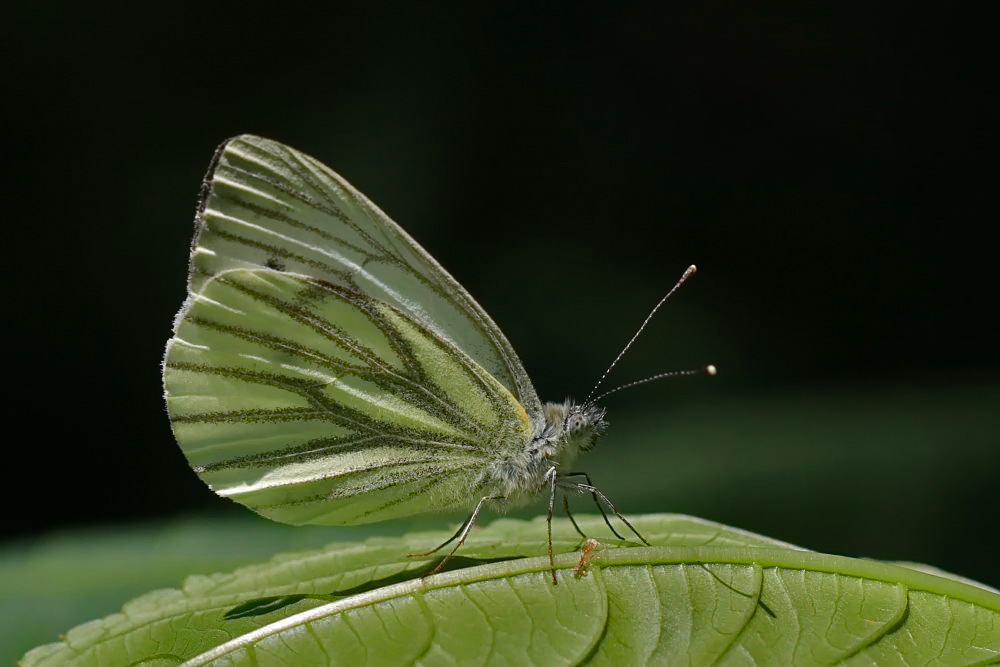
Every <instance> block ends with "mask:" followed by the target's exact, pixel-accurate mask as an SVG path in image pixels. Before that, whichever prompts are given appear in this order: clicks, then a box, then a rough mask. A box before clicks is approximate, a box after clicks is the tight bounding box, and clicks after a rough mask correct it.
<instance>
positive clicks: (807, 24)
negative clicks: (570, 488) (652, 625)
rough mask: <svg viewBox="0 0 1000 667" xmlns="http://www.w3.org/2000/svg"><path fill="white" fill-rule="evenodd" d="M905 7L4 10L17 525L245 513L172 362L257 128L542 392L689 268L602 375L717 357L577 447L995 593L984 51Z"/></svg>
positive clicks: (839, 545) (959, 25) (576, 372)
mask: <svg viewBox="0 0 1000 667" xmlns="http://www.w3.org/2000/svg"><path fill="white" fill-rule="evenodd" d="M352 4H353V3H352ZM357 4H361V3H357ZM365 4H368V3H365ZM653 7H656V8H655V9H654V8H653ZM924 11H925V13H921V10H918V9H916V8H914V7H907V8H905V9H901V10H899V11H896V10H893V9H890V8H889V7H888V6H887V5H880V6H871V5H869V4H867V3H866V4H859V5H857V6H852V5H850V4H845V3H829V4H828V6H820V5H815V4H808V3H800V2H795V3H787V4H785V5H782V4H780V3H777V4H771V5H769V7H768V9H766V10H762V9H760V8H757V7H752V6H750V5H747V4H745V3H732V4H721V3H691V4H681V5H672V6H671V7H670V8H663V7H661V6H660V4H659V3H657V4H656V5H652V4H651V5H644V4H621V3H616V4H606V5H603V6H601V7H600V8H599V9H597V8H584V7H583V5H575V6H571V7H564V8H562V9H559V10H555V9H551V10H545V9H541V8H535V9H530V10H526V9H522V10H515V9H508V8H505V7H504V6H501V3H497V4H492V3H469V4H466V3H455V4H454V5H451V6H449V5H447V4H436V5H432V6H428V5H426V4H424V3H419V4H418V3H410V4H408V5H400V6H398V7H394V8H391V9H390V8H376V7H374V6H366V7H357V6H337V5H334V4H331V5H330V6H329V11H328V12H327V13H325V14H305V13H301V12H300V11H298V10H296V9H294V8H293V7H292V6H291V5H289V6H288V7H283V6H281V5H280V4H279V5H275V4H273V3H272V4H267V5H265V4H259V5H258V4H256V3H253V2H248V3H241V4H239V5H233V6H223V5H222V4H216V3H203V4H199V5H197V6H196V5H190V6H185V5H184V4H183V3H176V4H173V5H171V6H169V7H165V8H161V9H160V10H158V11H156V12H155V13H146V12H143V13H128V12H125V11H120V10H117V9H114V10H113V9H110V8H103V9H102V8H101V7H96V8H95V7H93V6H90V5H88V6H83V5H82V4H81V3H65V2H41V3H22V5H21V6H20V8H19V9H18V10H17V14H16V19H17V21H16V22H15V23H14V26H15V28H14V29H13V30H10V32H11V33H12V34H10V35H9V40H10V43H12V44H13V46H14V47H15V52H16V53H17V55H16V57H15V60H14V67H13V68H12V70H10V71H12V72H13V74H12V75H10V74H9V75H8V86H9V93H10V97H9V98H8V101H7V107H8V108H9V109H10V110H12V111H13V112H14V113H15V121H14V122H13V123H12V124H11V125H9V126H8V128H7V132H6V133H5V136H4V139H3V142H4V144H5V150H4V161H5V163H6V164H5V166H6V169H7V174H6V178H5V184H6V185H8V186H10V189H11V191H12V200H9V201H11V204H10V205H9V207H8V208H7V230H8V231H7V235H6V239H7V240H6V245H7V248H6V253H5V255H6V260H5V262H4V265H5V268H6V269H7V278H6V281H5V284H6V286H7V291H6V308H7V313H8V314H7V318H6V321H5V329H6V330H7V334H8V335H7V336H5V338H6V339H7V343H6V352H7V355H8V358H10V359H13V360H14V362H15V366H13V367H12V368H13V369H14V370H13V376H12V380H13V381H12V382H10V383H9V384H8V387H9V391H11V392H12V393H13V394H14V395H15V396H16V397H17V402H16V403H15V405H14V408H13V414H10V415H9V417H8V420H9V421H8V424H9V425H10V427H11V428H10V430H9V432H8V434H7V436H6V439H5V442H6V445H5V450H6V452H7V454H6V456H5V464H6V466H5V470H6V475H5V477H7V478H8V482H6V483H5V487H6V489H5V494H6V493H8V492H9V493H10V494H11V496H10V499H9V500H8V501H7V503H6V505H7V512H6V513H5V519H4V525H5V528H6V529H7V530H8V532H9V534H10V536H13V537H17V538H18V539H19V540H22V541H23V540H32V539H35V538H36V537H39V536H43V535H45V534H47V533H49V532H50V531H54V530H60V529H65V528H69V527H74V526H82V525H95V524H96V525H106V524H112V523H116V522H121V521H146V520H154V519H155V520H159V519H163V518H168V517H174V516H178V515H183V514H186V513H190V512H193V511H196V510H198V511H207V512H215V513H220V512H222V513H225V512H231V513H232V516H234V517H244V518H245V515H246V514H248V513H246V512H245V511H240V510H238V509H236V508H231V507H230V505H229V503H227V502H225V501H222V500H219V499H217V498H215V497H214V496H213V495H212V494H211V493H210V492H209V491H208V490H207V489H205V488H204V487H203V486H202V484H201V483H200V482H199V481H198V479H197V478H196V476H195V475H194V474H193V473H192V472H191V471H190V470H189V469H188V467H187V465H186V463H185V462H184V460H183V457H182V455H181V454H180V451H179V450H178V448H177V447H176V445H175V444H174V443H173V440H172V437H171V435H170V431H169V425H168V422H167V419H166V416H165V412H164V408H163V404H162V398H161V389H160V369H159V364H160V359H161V355H162V350H163V345H164V343H165V341H166V339H167V338H168V337H169V335H170V327H171V320H172V318H173V315H174V313H175V312H176V310H177V308H178V307H179V306H180V304H181V301H182V299H183V296H184V281H185V273H186V262H187V251H188V242H189V238H190V235H191V229H192V227H191V225H192V219H193V212H194V206H195V198H196V194H197V191H198V187H199V183H200V179H201V177H202V175H203V172H204V169H205V168H206V166H207V164H208V160H209V158H210V156H211V154H212V151H213V149H214V148H215V146H216V145H217V144H218V143H219V142H220V141H222V140H223V139H225V138H227V137H229V136H232V135H235V134H238V133H242V132H252V133H256V134H260V135H263V136H267V137H271V138H274V139H278V140H281V141H284V142H286V143H288V144H290V145H292V146H294V147H297V148H299V149H300V150H303V151H305V152H308V153H310V154H312V155H314V156H316V157H318V158H319V159H321V160H322V161H324V162H326V163H327V164H329V165H331V166H332V167H333V168H334V169H336V170H338V171H339V172H340V173H342V174H343V175H344V176H345V177H346V178H348V179H349V180H350V181H351V182H352V183H354V184H355V185H356V186H357V187H358V188H360V189H361V190H362V191H363V192H365V193H366V194H367V195H368V196H369V197H371V198H372V199H373V200H374V201H375V202H376V203H378V204H379V205H380V206H381V207H382V208H383V209H384V210H385V211H386V212H388V213H389V214H390V215H391V216H392V217H394V218H395V219H396V220H397V221H399V222H400V223H401V224H402V225H403V226H404V227H405V228H406V229H407V230H408V231H410V232H411V233H412V234H413V236H415V237H416V238H417V239H418V240H419V241H420V242H421V243H422V244H424V245H425V247H426V248H427V249H428V250H429V251H430V252H431V253H432V254H433V255H434V256H436V257H437V258H438V259H439V260H440V261H441V262H442V263H443V264H444V265H445V266H446V267H447V268H448V269H449V270H450V271H451V272H452V273H453V274H454V275H455V276H456V277H457V278H458V279H459V280H460V281H461V282H462V283H463V284H464V285H466V287H467V288H468V289H469V290H470V291H471V292H472V294H473V295H474V296H476V298H477V299H479V300H480V302H481V303H482V304H483V305H484V307H485V308H486V309H487V310H488V311H489V312H490V313H491V314H492V315H493V316H494V318H495V319H496V321H497V322H498V323H499V324H500V325H501V326H502V327H503V329H504V331H505V332H506V333H507V335H508V337H509V338H510V339H511V341H512V342H513V344H514V346H515V348H516V349H517V350H518V351H519V353H520V354H521V356H522V359H523V361H524V362H525V365H526V367H527V368H528V370H529V371H530V372H531V374H532V377H533V378H534V379H535V381H536V384H537V386H538V388H539V393H540V394H541V395H542V396H543V398H547V399H550V400H560V399H562V398H563V397H564V396H565V395H567V394H571V395H576V396H577V397H580V396H582V395H585V394H586V393H587V391H588V390H589V388H590V386H591V385H592V384H593V382H594V380H595V379H596V377H597V376H598V375H599V374H600V372H601V371H602V370H603V368H604V367H605V366H606V365H607V363H608V362H609V361H610V359H611V358H613V357H614V355H615V354H616V353H617V351H618V350H619V349H620V347H621V345H622V344H623V343H624V342H625V341H626V340H627V339H628V337H629V336H630V335H631V333H632V331H633V330H634V329H635V327H636V326H637V325H638V324H639V322H641V320H642V318H643V317H644V316H645V314H646V312H647V310H648V309H649V308H650V307H651V306H652V305H653V304H654V303H655V302H656V300H657V299H658V298H659V297H660V296H661V295H662V294H663V293H664V292H665V291H666V290H667V289H668V288H669V287H670V286H671V285H672V284H673V282H674V280H675V279H676V278H677V277H678V276H679V275H680V273H681V272H682V271H683V269H684V268H685V267H686V266H687V265H688V264H690V263H697V264H698V265H699V268H700V272H699V274H698V275H697V276H696V277H695V278H694V279H693V280H692V281H691V282H690V283H689V284H688V285H687V286H686V287H685V288H684V289H683V290H682V291H681V292H680V293H679V294H678V296H677V297H676V298H675V299H674V300H673V301H672V302H671V303H669V304H668V305H667V306H666V308H665V309H664V310H663V311H662V312H661V314H660V315H659V316H658V317H657V319H656V320H655V321H654V323H653V324H652V325H651V326H650V328H649V330H648V331H647V332H646V334H645V335H644V337H643V338H642V339H641V340H640V343H639V344H638V345H637V347H636V349H635V350H634V352H633V353H630V355H629V357H627V358H626V361H625V362H624V363H623V364H622V366H621V367H620V368H619V370H618V371H616V374H615V376H614V378H613V379H614V380H616V381H618V382H625V381H628V380H632V379H635V378H637V377H642V376H643V375H648V374H651V373H654V372H658V371H661V370H669V369H677V368H688V367H692V366H698V365H701V364H704V363H706V362H713V363H715V364H716V365H717V366H718V367H719V369H720V375H719V377H717V378H715V379H712V380H709V379H707V378H694V379H677V380H668V381H664V382H662V383H659V384H655V385H651V386H648V387H645V388H641V389H634V390H631V391H630V392H627V393H623V394H620V395H616V396H615V397H614V398H612V399H609V401H608V407H609V409H610V410H611V419H612V423H613V430H612V431H611V432H610V433H609V435H608V436H607V437H606V439H605V440H604V441H603V442H602V444H601V446H600V447H599V448H598V450H596V451H595V452H594V453H593V455H592V458H588V459H584V460H582V461H581V466H583V467H586V468H587V469H589V470H590V471H591V472H592V473H594V474H595V476H597V478H598V482H602V487H603V488H604V489H605V490H606V491H608V493H609V494H610V495H612V497H615V498H618V499H620V504H621V505H622V506H623V507H625V508H626V510H628V511H631V512H641V511H676V512H684V513H690V514H695V515H698V516H704V517H706V518H709V519H713V520H718V521H722V522H725V523H730V524H733V525H737V526H740V527H743V528H747V529H751V530H754V531H757V532H761V533H763V534H766V535H770V536H773V537H776V538H779V539H785V540H789V541H792V542H796V543H799V544H802V545H803V546H806V547H810V548H815V549H818V550H823V551H829V552H834V553H843V554H847V555H865V556H873V557H879V558H891V559H910V560H917V561H925V562H932V563H934V564H936V565H939V566H941V567H945V568H946V569H949V570H953V571H956V572H958V573H960V574H964V575H968V576H972V577H976V578H980V579H982V580H984V581H987V582H988V583H992V584H994V585H996V584H998V583H1000V581H998V579H997V575H996V570H995V554H996V553H997V549H998V547H1000V540H998V537H997V531H996V525H997V522H996V515H997V513H998V512H1000V500H998V495H1000V490H998V489H1000V485H998V483H997V473H998V471H1000V424H998V421H1000V417H998V416H997V410H996V407H997V405H1000V401H998V400H997V399H998V398H1000V392H998V386H1000V383H998V378H1000V354H998V351H997V344H996V343H997V333H996V331H997V330H996V326H995V324H994V322H993V318H994V314H995V313H994V311H995V309H996V291H997V277H996V256H997V235H996V232H995V228H996V212H995V208H996V206H995V191H996V185H995V182H996V181H995V178H988V177H987V167H988V166H990V163H991V162H993V161H994V154H995V152H994V146H993V143H992V134H993V126H994V122H995V113H994V111H993V109H992V107H990V106H988V105H987V102H986V98H987V93H988V92H989V88H990V87H991V86H989V85H988V83H987V82H988V81H990V80H992V78H993V74H994V72H992V71H991V68H988V67H987V64H986V59H985V53H986V44H987V41H986V40H987V35H986V32H985V28H984V29H983V30H980V29H979V27H978V25H979V24H981V23H984V19H982V17H977V16H975V15H972V14H964V13H962V10H961V9H956V8H949V7H947V6H943V5H938V6H936V7H934V10H933V12H932V11H930V10H924ZM991 211H993V213H990V212H991ZM989 220H994V222H993V223H990V222H989ZM531 511H532V512H537V511H541V507H540V506H539V507H536V508H531ZM262 521H263V520H262ZM330 530H331V539H333V536H335V535H336V530H337V529H335V528H333V529H330Z"/></svg>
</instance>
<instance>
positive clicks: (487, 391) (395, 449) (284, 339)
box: [164, 268, 532, 524]
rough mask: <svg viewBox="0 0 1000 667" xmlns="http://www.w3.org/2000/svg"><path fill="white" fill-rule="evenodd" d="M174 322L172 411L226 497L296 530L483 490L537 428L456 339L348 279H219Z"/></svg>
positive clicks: (202, 288)
mask: <svg viewBox="0 0 1000 667" xmlns="http://www.w3.org/2000/svg"><path fill="white" fill-rule="evenodd" d="M198 287H199V292H198V293H196V294H193V295H192V296H191V297H190V298H189V299H188V301H187V303H186V304H185V307H184V309H183V310H182V311H181V313H180V315H179V316H178V319H177V322H176V331H175V336H174V338H173V339H171V341H170V343H169V345H168V348H167V356H166V360H165V367H164V382H165V386H166V392H167V404H168V410H169V412H170V416H171V421H172V424H173V427H174V432H175V435H176V437H177V440H178V442H179V443H180V445H181V448H182V449H183V451H184V453H185V455H186V456H187V457H188V459H189V461H190V462H191V465H192V467H194V468H195V470H196V471H197V472H198V473H199V475H200V476H201V477H202V478H203V479H204V480H205V481H206V482H207V483H208V484H209V485H210V486H211V487H212V488H213V489H214V490H215V491H216V492H217V493H219V494H220V495H224V496H228V497H230V498H232V499H234V500H237V501H239V502H241V503H243V504H245V505H247V506H249V507H251V508H253V509H255V510H256V511H258V512H260V513H261V514H264V515H265V516H268V517H270V518H273V519H276V520H279V521H284V522H287V523H327V524H329V523H362V522H369V521H380V520H383V519H388V518H393V517H396V516H405V515H409V514H414V513H417V512H423V511H428V510H433V509H444V508H458V507H467V506H468V505H469V504H470V503H471V502H474V501H475V499H476V497H477V496H476V494H477V493H478V489H477V487H478V485H479V484H480V483H481V482H482V479H481V477H480V473H481V471H482V469H483V466H484V463H485V462H486V461H488V460H490V459H491V458H496V457H497V456H498V453H503V452H505V451H509V450H510V449H511V448H512V447H523V445H524V443H525V442H527V441H528V440H529V439H530V437H531V426H532V425H531V420H530V419H529V417H528V415H527V414H526V413H525V411H524V409H523V407H522V406H521V404H520V403H519V402H518V401H517V400H516V399H515V398H514V396H512V395H511V393H510V392H509V391H508V390H507V389H506V388H505V387H504V386H503V385H502V384H501V383H500V382H498V381H497V380H496V379H495V378H494V377H493V376H492V375H491V374H490V373H489V372H487V371H486V369H484V368H483V367H482V366H480V365H479V364H478V363H477V362H476V361H475V360H473V359H472V358H471V357H469V356H468V355H466V354H465V353H464V352H463V351H461V350H460V349H458V348H457V347H456V346H455V345H453V344H452V343H451V341H449V340H447V339H445V338H442V337H440V336H439V335H437V334H436V332H434V331H431V330H429V329H427V328H426V327H424V326H423V325H422V323H421V322H419V321H417V320H415V319H413V318H411V317H410V316H409V315H408V314H407V313H404V312H401V311H400V310H398V309H396V308H395V307H393V306H391V305H389V304H387V303H385V302H382V301H379V300H377V299H375V298H372V297H371V296H369V295H367V294H364V293H362V292H359V291H356V290H354V289H351V288H349V287H344V286H340V285H336V284H333V283H329V282H323V281H320V280H317V279H315V278H312V277H309V276H306V275H300V274H294V273H288V272H281V271H276V270H273V269H266V268H265V269H233V270H226V271H222V272H217V273H215V274H214V275H213V277H211V278H210V279H208V280H207V281H204V282H199V284H198Z"/></svg>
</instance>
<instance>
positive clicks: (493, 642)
mask: <svg viewBox="0 0 1000 667" xmlns="http://www.w3.org/2000/svg"><path fill="white" fill-rule="evenodd" d="M578 522H579V524H580V526H581V528H582V529H583V530H584V532H586V533H588V534H593V535H600V536H601V537H600V542H601V545H602V546H603V547H604V548H603V549H602V550H601V551H600V556H599V557H598V558H591V559H590V560H589V561H588V562H587V565H586V567H587V576H582V577H574V576H572V570H573V569H574V568H576V567H577V566H578V565H579V562H580V551H579V547H580V546H581V542H582V540H581V539H580V537H579V535H578V534H577V533H576V531H575V530H574V529H573V527H572V525H571V524H570V523H569V522H568V521H566V520H558V521H555V522H554V526H553V528H554V530H553V541H554V544H555V545H556V548H557V551H558V552H559V555H558V556H557V557H556V566H557V568H558V569H559V570H560V571H561V572H562V573H564V575H568V576H561V577H560V585H559V586H552V585H551V584H550V583H549V581H548V567H549V562H548V558H547V556H546V555H545V551H546V548H545V545H544V542H543V541H542V540H540V539H539V536H540V535H541V534H542V533H543V532H544V530H545V522H544V520H543V519H542V518H539V519H536V520H534V521H530V522H524V521H516V520H510V519H505V520H499V521H496V522H494V523H493V524H491V525H489V526H487V527H485V528H482V529H479V530H476V531H473V532H472V534H471V535H470V537H469V538H468V541H467V544H466V548H465V549H464V550H463V553H464V555H465V557H467V558H470V559H481V560H482V561H491V562H486V563H484V564H480V565H475V566H471V567H463V568H459V569H454V570H451V571H448V572H444V573H442V574H438V575H434V576H431V577H426V578H421V577H420V573H421V572H422V571H424V570H425V569H426V567H427V565H428V563H429V561H424V562H414V561H413V560H411V559H406V558H405V557H401V556H400V554H402V553H405V552H407V551H408V550H412V548H413V547H415V546H417V545H420V544H424V543H426V542H427V541H434V540H435V539H437V540H440V539H442V537H443V536H444V535H446V533H445V532H441V533H438V534H431V533H415V534H410V535H406V536H403V537H399V538H372V539H369V540H366V541H364V542H358V543H344V544H331V545H329V546H328V547H325V548H323V549H319V550H314V551H308V552H303V553H297V554H284V555H282V556H278V557H275V558H274V559H273V560H271V561H270V562H267V563H262V564H260V565H253V566H249V567H245V568H241V569H239V570H237V571H235V572H234V573H232V574H216V575H211V576H196V577H190V578H189V579H188V580H187V581H186V582H185V584H184V587H183V588H182V589H181V590H161V591H154V592H152V593H150V594H148V595H145V596H143V597H140V598H137V599H136V600H133V601H132V602H130V603H128V604H126V605H125V607H124V608H123V609H122V612H121V613H120V614H115V615H112V616H109V617H107V618H104V619H100V620H96V621H93V622H91V623H88V624H86V625H83V626H80V627H77V628H74V629H72V630H70V631H69V632H67V633H66V636H65V639H64V641H62V642H60V643H57V644H51V645H47V646H43V647H39V648H37V649H35V650H34V651H32V652H30V653H29V654H28V655H27V656H25V658H24V664H26V665H55V664H66V663H68V662H72V663H73V664H82V665H103V664H129V663H135V662H141V661H157V660H158V661H161V662H162V663H163V664H172V663H176V662H182V661H189V662H188V664H222V663H227V664H246V663H250V664H263V665H271V664H275V665H279V664H281V665H287V664H345V665H347V664H351V665H363V664H371V665H378V664H410V663H416V664H455V663H459V664H496V663H507V664H525V665H570V664H597V665H621V664H676V663H685V664H715V663H716V662H718V663H720V664H734V663H738V664H748V663H750V664H759V665H814V664H815V665H819V664H823V665H830V664H848V665H865V664H869V665H870V664H924V663H929V662H935V661H936V662H938V663H940V664H963V665H971V664H982V665H985V664H993V663H995V662H996V661H997V660H1000V594H998V593H997V592H996V591H993V590H990V589H987V588H985V587H981V586H977V585H973V584H970V583H966V582H962V581H958V580H956V579H952V578H947V577H942V576H937V575H935V574H929V573H927V572H921V571H918V570H915V569H912V568H909V567H902V566H899V565H895V564H890V563H881V562H875V561H868V560H858V559H851V558H845V557H840V556H831V555H827V554H819V553H814V552H810V551H806V550H803V549H799V548H796V547H792V546H790V545H787V544H784V543H782V542H778V541H776V540H770V539H768V538H764V537H761V536H758V535H753V534H751V533H747V532H744V531H740V530H737V529H733V528H728V527H726V526H721V525H719V524H714V523H711V522H708V521H703V520H699V519H693V518H691V517H683V516H676V515H648V516H640V517H636V524H637V527H638V528H639V529H640V530H641V531H642V532H643V534H644V535H646V536H647V537H648V538H649V540H650V541H651V542H652V543H653V545H654V546H652V547H636V546H627V545H625V546H623V543H622V542H619V541H617V540H614V539H613V538H608V537H607V536H606V527H604V523H603V521H602V519H601V518H600V517H597V516H588V517H579V518H578ZM602 531H603V532H602ZM469 562H471V561H469ZM373 586H374V587H373ZM267 598H270V600H268V599H267ZM268 603H271V604H273V609H268V608H266V605H267V604H268ZM279 603H280V604H279ZM241 605H242V607H241ZM234 610H238V611H236V613H233V612H234ZM227 614H228V615H229V618H227Z"/></svg>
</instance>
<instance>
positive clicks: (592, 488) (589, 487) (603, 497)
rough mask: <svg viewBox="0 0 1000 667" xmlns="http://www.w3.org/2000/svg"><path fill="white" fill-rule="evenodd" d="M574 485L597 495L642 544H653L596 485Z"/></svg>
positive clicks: (648, 545)
mask: <svg viewBox="0 0 1000 667" xmlns="http://www.w3.org/2000/svg"><path fill="white" fill-rule="evenodd" d="M574 486H575V487H576V488H578V489H580V490H581V491H589V492H590V493H593V494H595V495H596V496H598V497H599V498H600V499H601V500H602V501H604V504H606V505H607V506H608V509H610V510H611V511H612V512H613V513H614V515H615V516H616V517H618V518H619V519H621V522H622V523H624V524H625V525H626V526H628V528H629V530H631V531H632V532H633V533H634V534H635V536H636V537H638V538H639V539H640V540H641V541H642V543H643V544H645V545H646V546H647V547H650V546H653V545H651V544H650V543H649V541H648V540H646V538H645V537H643V536H642V534H641V533H640V532H639V531H638V530H636V529H635V526H633V525H632V524H631V523H629V520H628V519H626V518H625V517H624V516H622V513H621V512H619V511H618V510H617V509H616V508H615V506H614V504H612V502H611V501H610V500H608V497H607V496H606V495H604V494H603V493H601V492H600V491H599V490H598V489H597V487H595V486H594V485H593V484H578V483H575V482H574ZM615 535H618V533H615Z"/></svg>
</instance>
